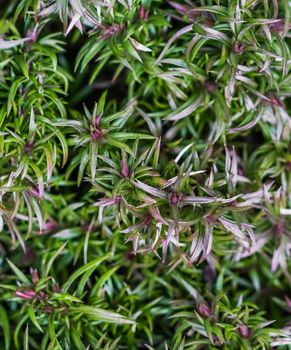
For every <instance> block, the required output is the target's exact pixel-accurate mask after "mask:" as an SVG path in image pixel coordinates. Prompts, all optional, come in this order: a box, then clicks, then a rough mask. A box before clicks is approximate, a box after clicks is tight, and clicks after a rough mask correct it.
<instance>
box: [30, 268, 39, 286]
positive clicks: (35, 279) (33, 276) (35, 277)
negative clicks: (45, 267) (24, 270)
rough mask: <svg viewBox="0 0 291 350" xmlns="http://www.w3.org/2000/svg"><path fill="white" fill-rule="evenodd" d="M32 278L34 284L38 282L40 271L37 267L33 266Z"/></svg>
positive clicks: (31, 270)
mask: <svg viewBox="0 0 291 350" xmlns="http://www.w3.org/2000/svg"><path fill="white" fill-rule="evenodd" d="M30 274H31V279H32V282H33V283H34V284H36V283H37V282H38V281H39V277H38V273H37V270H36V269H33V268H31V269H30Z"/></svg>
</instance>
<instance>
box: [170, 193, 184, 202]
mask: <svg viewBox="0 0 291 350" xmlns="http://www.w3.org/2000/svg"><path fill="white" fill-rule="evenodd" d="M181 197H182V195H181V194H179V193H176V192H172V193H170V195H169V201H170V203H171V204H177V203H179V201H180V199H181Z"/></svg>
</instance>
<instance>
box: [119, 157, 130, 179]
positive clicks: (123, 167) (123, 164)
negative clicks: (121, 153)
mask: <svg viewBox="0 0 291 350" xmlns="http://www.w3.org/2000/svg"><path fill="white" fill-rule="evenodd" d="M129 174H130V171H129V168H128V165H127V162H126V160H125V159H122V161H121V175H122V176H123V177H129Z"/></svg>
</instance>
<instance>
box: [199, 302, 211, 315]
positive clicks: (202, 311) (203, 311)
mask: <svg viewBox="0 0 291 350" xmlns="http://www.w3.org/2000/svg"><path fill="white" fill-rule="evenodd" d="M196 310H197V312H198V314H199V315H200V316H201V317H202V318H209V317H210V316H211V309H210V306H209V305H208V304H207V303H206V302H205V301H203V302H200V303H198V304H197V307H196Z"/></svg>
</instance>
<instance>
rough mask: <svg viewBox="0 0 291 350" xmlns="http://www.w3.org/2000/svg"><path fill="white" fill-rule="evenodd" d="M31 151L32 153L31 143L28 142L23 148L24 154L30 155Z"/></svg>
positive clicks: (30, 141)
mask: <svg viewBox="0 0 291 350" xmlns="http://www.w3.org/2000/svg"><path fill="white" fill-rule="evenodd" d="M32 151H33V141H32V140H29V141H28V142H27V144H26V145H25V146H24V152H25V153H29V154H30V153H31V152H32Z"/></svg>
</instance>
